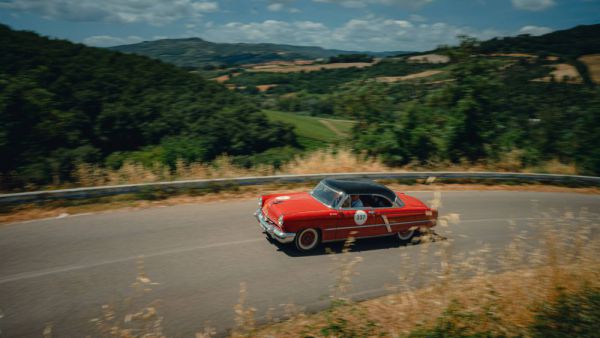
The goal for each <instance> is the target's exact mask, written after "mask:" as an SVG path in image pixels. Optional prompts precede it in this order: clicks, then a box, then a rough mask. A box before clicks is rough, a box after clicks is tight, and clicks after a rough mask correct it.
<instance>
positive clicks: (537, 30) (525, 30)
mask: <svg viewBox="0 0 600 338" xmlns="http://www.w3.org/2000/svg"><path fill="white" fill-rule="evenodd" d="M552 31H553V29H552V28H550V27H541V26H523V27H521V29H519V34H529V35H534V36H535V35H544V34H547V33H550V32H552Z"/></svg>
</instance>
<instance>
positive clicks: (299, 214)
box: [254, 179, 438, 251]
mask: <svg viewBox="0 0 600 338" xmlns="http://www.w3.org/2000/svg"><path fill="white" fill-rule="evenodd" d="M258 205H259V208H258V210H256V212H255V213H254V216H255V217H256V218H257V220H258V223H259V224H260V226H261V228H262V229H263V231H264V232H265V233H266V234H267V236H269V237H271V238H273V239H275V240H277V241H279V242H281V243H292V242H294V243H295V245H296V248H298V250H300V251H308V250H312V249H314V248H315V247H317V246H318V245H319V244H320V243H324V242H332V241H343V240H345V239H347V238H348V237H354V238H366V237H378V236H390V235H397V236H398V238H399V239H400V240H402V241H407V240H409V239H411V238H412V237H413V236H414V235H415V233H416V232H415V231H416V230H417V229H418V228H421V227H433V226H435V224H436V221H437V215H438V214H437V210H432V209H430V208H428V207H427V206H426V205H425V204H424V203H423V202H421V201H419V200H418V199H416V198H414V197H411V196H408V195H405V194H403V193H395V192H393V191H392V190H390V189H388V188H387V187H385V186H383V185H381V184H378V183H375V182H372V181H365V180H349V179H324V180H322V181H321V182H320V183H319V184H318V185H317V186H316V187H315V188H314V189H313V190H312V191H310V192H308V193H307V192H300V193H288V194H272V195H264V196H261V197H260V199H259V202H258Z"/></svg>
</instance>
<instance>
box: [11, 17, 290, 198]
mask: <svg viewBox="0 0 600 338" xmlns="http://www.w3.org/2000/svg"><path fill="white" fill-rule="evenodd" d="M295 144H296V141H295V134H294V133H293V131H292V129H291V127H290V126H288V125H284V124H280V123H271V122H269V121H268V120H267V119H266V117H265V115H264V114H263V113H262V112H260V111H259V110H258V109H257V107H256V105H255V104H254V103H253V101H252V100H249V99H247V98H245V97H243V96H242V95H240V94H236V93H233V92H231V91H228V90H227V89H225V88H224V87H223V86H221V85H219V84H216V83H214V82H213V81H206V80H204V79H202V78H201V77H199V76H198V75H194V74H189V73H188V72H186V71H184V70H182V69H179V68H177V67H175V66H173V65H169V64H165V63H162V62H160V61H155V60H152V59H149V58H146V57H142V56H136V55H126V54H122V53H119V52H114V51H109V50H104V49H98V48H90V47H86V46H84V45H80V44H73V43H71V42H67V41H62V40H51V39H48V38H44V37H40V36H39V35H37V34H35V33H31V32H22V31H13V30H11V29H10V28H9V27H7V26H3V25H0V159H1V160H0V175H1V178H2V180H1V184H2V188H4V189H12V188H22V187H25V186H40V185H45V184H48V183H52V182H57V181H58V182H62V181H65V180H67V181H68V180H69V175H71V172H72V170H73V168H74V166H75V165H76V164H77V163H82V162H85V163H93V164H98V165H102V166H108V167H119V166H120V165H121V164H122V163H123V161H125V160H127V159H128V158H131V157H136V158H138V159H141V160H144V159H147V161H149V162H151V161H159V162H162V163H164V164H167V165H171V166H173V165H174V164H175V161H176V160H177V159H184V160H185V161H188V162H191V161H209V160H211V159H213V158H214V157H215V156H217V155H220V154H222V153H228V154H230V155H247V154H254V153H260V152H262V151H265V150H267V149H269V148H272V147H284V146H289V145H292V146H293V145H295Z"/></svg>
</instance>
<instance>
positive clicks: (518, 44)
mask: <svg viewBox="0 0 600 338" xmlns="http://www.w3.org/2000/svg"><path fill="white" fill-rule="evenodd" d="M599 33H600V24H597V25H581V26H577V27H574V28H571V29H566V30H560V31H556V32H551V33H548V34H544V35H541V36H531V35H526V34H525V35H519V36H513V37H504V38H493V39H491V40H487V41H483V42H482V43H481V44H480V45H479V46H478V47H477V51H479V52H481V53H497V52H512V53H514V52H522V53H534V54H536V55H542V56H543V55H548V54H553V55H559V56H563V57H572V58H576V57H579V56H581V55H585V54H592V53H598V51H600V34H599Z"/></svg>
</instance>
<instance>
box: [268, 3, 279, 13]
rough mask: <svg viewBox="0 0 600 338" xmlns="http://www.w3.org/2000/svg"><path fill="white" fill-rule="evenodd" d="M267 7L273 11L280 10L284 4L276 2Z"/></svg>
mask: <svg viewBox="0 0 600 338" xmlns="http://www.w3.org/2000/svg"><path fill="white" fill-rule="evenodd" d="M267 9H268V10H269V11H271V12H279V11H280V10H282V9H283V4H282V3H279V2H276V3H273V4H270V5H269V6H267Z"/></svg>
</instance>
